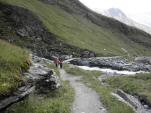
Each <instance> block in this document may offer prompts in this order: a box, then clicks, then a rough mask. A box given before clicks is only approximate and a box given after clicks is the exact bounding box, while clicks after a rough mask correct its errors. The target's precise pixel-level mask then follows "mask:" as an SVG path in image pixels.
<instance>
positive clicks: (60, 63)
mask: <svg viewBox="0 0 151 113" xmlns="http://www.w3.org/2000/svg"><path fill="white" fill-rule="evenodd" d="M59 65H60V68H61V69H62V67H63V60H62V59H59Z"/></svg>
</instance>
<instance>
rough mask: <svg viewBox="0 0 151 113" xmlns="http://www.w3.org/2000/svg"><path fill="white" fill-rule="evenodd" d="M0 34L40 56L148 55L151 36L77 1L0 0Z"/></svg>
mask: <svg viewBox="0 0 151 113" xmlns="http://www.w3.org/2000/svg"><path fill="white" fill-rule="evenodd" d="M0 3H1V4H0V25H1V26H2V27H1V28H0V35H1V37H2V38H3V39H5V40H8V41H10V42H12V43H16V44H17V45H20V46H22V47H27V48H29V49H31V50H32V51H33V52H35V53H37V54H38V55H40V56H44V57H49V56H50V55H52V54H74V55H76V56H77V55H80V54H81V53H82V52H83V51H85V50H89V51H94V52H96V53H97V54H99V55H105V56H111V55H127V54H128V53H129V54H130V55H150V54H151V52H150V49H151V36H150V35H149V34H147V33H145V32H143V31H141V30H138V29H136V28H133V27H129V26H127V25H125V24H123V23H120V22H119V21H116V20H114V19H111V18H108V17H105V16H102V15H100V14H97V13H95V12H93V11H91V10H89V9H88V8H87V7H85V6H84V5H83V4H81V3H80V2H79V1H78V0H32V1H31V0H0Z"/></svg>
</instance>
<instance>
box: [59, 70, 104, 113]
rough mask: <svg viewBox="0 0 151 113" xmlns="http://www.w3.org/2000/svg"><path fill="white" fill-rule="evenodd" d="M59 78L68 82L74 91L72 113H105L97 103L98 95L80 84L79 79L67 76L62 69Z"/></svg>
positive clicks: (98, 102)
mask: <svg viewBox="0 0 151 113" xmlns="http://www.w3.org/2000/svg"><path fill="white" fill-rule="evenodd" d="M60 73H61V78H62V79H63V80H68V81H69V82H70V85H71V86H72V87H73V88H74V90H75V100H74V103H73V107H72V113H107V111H106V109H105V108H104V107H103V105H102V103H101V102H100V101H99V100H100V99H99V95H98V94H97V93H96V92H95V91H93V90H92V89H91V88H88V87H87V86H85V85H84V84H83V83H81V82H80V79H81V77H75V76H72V75H69V74H67V73H66V72H65V71H64V70H63V69H61V70H60Z"/></svg>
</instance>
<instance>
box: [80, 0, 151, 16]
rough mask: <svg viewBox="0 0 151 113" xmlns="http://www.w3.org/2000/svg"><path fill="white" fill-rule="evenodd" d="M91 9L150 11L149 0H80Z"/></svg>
mask: <svg viewBox="0 0 151 113" xmlns="http://www.w3.org/2000/svg"><path fill="white" fill-rule="evenodd" d="M80 1H81V2H83V3H84V4H85V5H87V6H88V7H90V8H92V9H94V10H95V9H97V10H102V9H108V8H120V9H121V10H123V11H124V12H125V13H144V12H151V0H80Z"/></svg>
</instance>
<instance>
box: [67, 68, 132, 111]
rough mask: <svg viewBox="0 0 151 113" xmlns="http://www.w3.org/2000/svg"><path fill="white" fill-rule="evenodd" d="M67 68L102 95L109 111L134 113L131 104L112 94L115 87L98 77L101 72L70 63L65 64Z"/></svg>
mask: <svg viewBox="0 0 151 113" xmlns="http://www.w3.org/2000/svg"><path fill="white" fill-rule="evenodd" d="M65 70H66V71H67V73H70V74H72V75H76V76H82V77H83V79H82V81H83V82H84V83H85V84H86V85H88V86H89V87H91V88H92V89H94V90H95V91H96V92H97V93H98V94H99V95H100V97H101V98H100V99H101V102H103V104H104V105H105V107H106V108H107V110H108V112H109V113H134V111H133V110H132V109H131V108H130V107H129V106H127V105H126V104H124V103H122V102H120V101H118V100H117V99H116V98H115V97H113V96H112V95H111V92H112V91H114V89H112V88H110V87H105V86H103V85H102V84H101V82H100V81H99V80H98V79H97V78H98V77H99V76H100V75H101V73H100V72H97V71H85V70H82V69H80V68H77V67H70V66H69V65H66V66H65Z"/></svg>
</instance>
